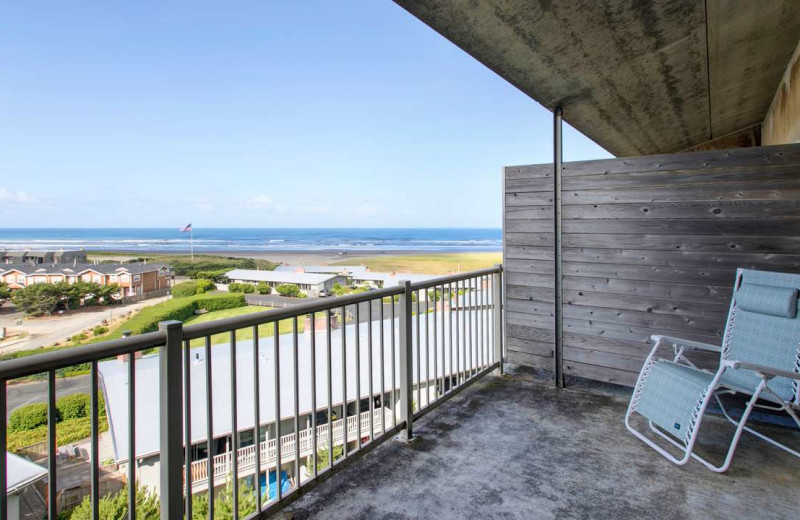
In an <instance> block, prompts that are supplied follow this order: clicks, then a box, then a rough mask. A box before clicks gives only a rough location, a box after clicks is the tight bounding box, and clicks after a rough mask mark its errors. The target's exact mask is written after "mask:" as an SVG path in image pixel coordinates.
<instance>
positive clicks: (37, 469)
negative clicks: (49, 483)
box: [6, 452, 47, 495]
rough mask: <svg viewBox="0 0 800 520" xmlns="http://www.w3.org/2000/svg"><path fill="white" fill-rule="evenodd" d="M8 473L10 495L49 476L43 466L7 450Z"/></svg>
mask: <svg viewBox="0 0 800 520" xmlns="http://www.w3.org/2000/svg"><path fill="white" fill-rule="evenodd" d="M6 473H7V479H8V480H7V489H8V491H7V492H8V494H9V495H10V494H13V493H16V492H17V491H22V489H23V488H24V487H26V486H29V485H31V484H33V483H34V482H36V481H37V480H40V479H43V478H44V477H46V476H47V470H46V469H45V468H43V467H42V466H40V465H38V464H34V463H33V462H31V461H29V460H28V459H24V458H22V457H20V456H19V455H14V454H13V453H9V452H6Z"/></svg>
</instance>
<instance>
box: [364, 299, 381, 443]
mask: <svg viewBox="0 0 800 520" xmlns="http://www.w3.org/2000/svg"><path fill="white" fill-rule="evenodd" d="M381 305H383V303H382V302H381ZM367 314H368V315H369V319H368V320H367V352H368V354H367V365H368V366H369V370H367V377H368V378H369V379H367V384H368V385H369V388H368V392H369V442H370V443H372V441H374V440H375V390H374V388H373V385H372V377H373V375H374V374H375V367H373V366H372V300H369V301H368V302H367ZM382 325H383V323H381V326H382ZM359 398H361V396H359Z"/></svg>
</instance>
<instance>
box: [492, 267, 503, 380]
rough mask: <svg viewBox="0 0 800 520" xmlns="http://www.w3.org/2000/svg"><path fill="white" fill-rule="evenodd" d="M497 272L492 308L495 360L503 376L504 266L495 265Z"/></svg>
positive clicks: (493, 286)
mask: <svg viewBox="0 0 800 520" xmlns="http://www.w3.org/2000/svg"><path fill="white" fill-rule="evenodd" d="M495 267H496V268H497V272H496V273H494V274H493V275H492V306H493V307H494V310H493V312H492V315H493V317H494V324H493V326H492V328H493V332H494V359H495V361H497V363H498V368H497V374H498V375H502V374H503V266H502V265H500V264H497V265H495Z"/></svg>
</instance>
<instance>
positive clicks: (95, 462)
mask: <svg viewBox="0 0 800 520" xmlns="http://www.w3.org/2000/svg"><path fill="white" fill-rule="evenodd" d="M180 348H181V347H180V343H178V366H179V367H180V357H181V352H180ZM178 370H180V368H178ZM89 377H90V378H91V379H90V381H89V383H90V389H91V390H90V393H91V403H92V410H91V412H92V413H91V414H90V415H91V431H92V433H91V448H90V450H91V457H89V461H90V463H91V469H90V480H91V484H90V485H91V490H92V494H91V497H92V519H93V520H99V519H100V442H99V435H100V420H99V417H98V411H99V404H100V397H99V389H98V387H97V360H95V361H92V362H91V372H90V376H89ZM162 395H163V394H162ZM178 398H179V399H180V386H178ZM162 401H163V400H162ZM180 413H181V408H180V401H179V402H178V425H179V426H178V428H179V429H178V435H179V437H178V439H179V442H180V420H181V418H180ZM162 424H163V423H162ZM162 449H163V445H162ZM180 449H181V447H180V443H179V444H178V452H180ZM162 464H163V463H162ZM180 471H181V467H180V466H178V480H180V478H181V473H180ZM180 488H181V486H178V490H179V491H178V493H179V494H178V504H179V506H178V507H180V500H181V497H182V496H183V495H182V493H181V489H180ZM162 493H163V491H162ZM161 496H162V497H163V496H164V495H163V494H162V495H161Z"/></svg>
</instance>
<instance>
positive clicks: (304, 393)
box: [99, 311, 477, 461]
mask: <svg viewBox="0 0 800 520" xmlns="http://www.w3.org/2000/svg"><path fill="white" fill-rule="evenodd" d="M463 312H464V311H454V313H453V315H454V316H455V315H456V314H460V313H463ZM426 317H427V320H423V321H422V322H421V323H420V330H421V334H422V335H423V337H425V334H426V332H425V329H426V328H427V327H428V326H429V325H430V326H431V327H432V326H433V325H432V324H433V319H434V316H433V314H432V313H429V314H426ZM458 319H460V320H463V316H462V317H460V318H458ZM436 320H437V325H436V330H439V331H442V330H444V329H443V328H442V327H443V323H442V313H437V314H436ZM476 322H477V320H476ZM459 323H460V322H459ZM394 327H395V328H394V330H398V329H397V327H399V325H398V324H397V323H395V324H394ZM345 329H346V330H345V338H346V351H347V353H346V357H345V359H346V360H347V370H346V372H347V399H348V401H353V400H355V398H356V395H357V394H356V388H355V381H356V379H355V374H356V365H355V363H356V350H355V348H356V347H355V343H356V342H355V335H356V326H355V324H353V323H350V324H348V325H347V326H346V327H345ZM370 330H371V333H372V337H373V348H374V350H373V356H372V360H373V367H375V368H374V371H373V380H372V385H373V390H374V391H375V392H376V393H379V390H378V389H380V388H381V378H380V373H381V370H380V346H379V345H380V342H379V341H378V338H379V337H380V331H381V330H383V333H384V337H385V338H386V340H385V341H384V349H385V350H384V367H383V370H384V374H383V376H384V385H385V388H386V391H387V392H388V391H390V389H391V388H392V366H393V364H392V362H391V358H392V356H391V352H392V345H391V341H389V339H388V338H390V337H391V333H392V330H393V329H392V320H391V319H386V320H384V322H383V324H381V322H380V321H378V320H375V321H373V322H372V328H371V329H370V327H369V325H368V324H367V323H361V325H360V327H359V343H360V349H359V354H360V360H361V367H362V370H361V373H360V390H361V397H362V398H365V397H368V396H369V374H368V371H367V370H366V367H368V366H369V364H368V359H369V358H368V349H367V347H366V346H367V345H368V338H367V336H368V332H369V331H370ZM326 334H327V333H326V331H325V330H318V331H317V333H316V338H315V345H316V353H317V354H316V356H317V357H316V374H317V383H316V404H317V407H318V409H323V408H327V403H328V393H327V383H326V382H327V355H326V352H327V350H326V348H325V345H326V344H327V336H326ZM439 339H440V342H439V343H437V345H439V348H438V349H436V353H434V352H433V349H430V352H429V356H430V357H429V358H428V359H429V362H430V363H431V365H430V374H431V377H433V373H434V368H433V363H434V361H433V360H434V356H436V367H437V370H439V371H440V374H441V370H442V367H443V366H447V367H451V366H452V365H451V364H450V348H449V339H447V338H444V339H443V340H442V338H439ZM330 340H331V345H332V346H333V347H332V348H331V366H332V367H333V368H332V372H331V386H332V393H331V400H332V402H333V404H334V405H335V404H337V403H341V402H342V395H343V393H342V373H341V366H342V349H341V341H342V329H341V328H339V329H333V330H332V331H331V338H330ZM310 343H311V335H310V333H308V332H306V333H303V334H300V335H299V336H298V353H299V356H298V367H300V370H299V372H298V374H299V377H298V382H299V384H298V388H299V396H298V407H299V410H300V413H301V414H305V413H308V412H310V411H311V410H312V406H311V371H310V370H308V369H307V367H310V366H311V356H310V351H311V349H310ZM279 345H280V371H279V373H280V385H281V404H280V410H281V414H280V416H281V418H283V419H285V418H288V417H293V416H294V415H293V414H294V378H293V376H292V374H293V373H294V368H293V367H294V364H293V363H294V362H293V345H292V335H291V334H284V335H281V336H279ZM462 348H463V347H462ZM274 351H275V345H274V341H273V338H272V337H262V338H259V358H258V359H259V388H260V391H261V393H260V399H259V405H260V408H259V416H260V419H261V421H262V423H265V424H266V423H269V422H274V420H275V415H276V414H275V399H274V393H273V391H272V389H273V388H274V377H273V376H274ZM399 352H400V351H399V349H395V361H394V366H399V357H397V356H399ZM454 357H455V354H454ZM464 357H465V356H464V355H463V352H462V354H461V355H460V357H459V358H457V359H458V362H459V363H460V364H461V366H462V369H463V368H464V367H466V366H468V365H467V363H466V361H465V359H464ZM191 358H192V362H191V368H190V378H189V379H190V383H191V388H192V390H191V396H192V398H191V407H192V413H191V417H192V426H191V437H192V442H193V443H197V442H203V441H204V440H206V438H207V437H206V429H207V423H206V412H205V410H206V380H205V366H206V358H205V353H204V349H203V348H195V349H192V355H191ZM211 359H212V363H211V369H212V381H213V389H214V391H213V393H212V406H213V421H212V424H213V427H214V436H215V437H219V436H223V435H226V434H229V433H230V431H231V407H230V403H231V377H230V376H231V370H230V365H231V363H230V345H228V344H227V343H225V344H218V345H214V346H212V347H211ZM158 361H159V357H158V354H153V355H150V356H144V357H142V358H141V359H137V360H136V402H137V403H140V405H139V406H137V407H136V425H137V427H136V455H137V457H144V456H148V455H152V454H154V453H157V452H158V451H159V426H158V425H159V409H158V406H150V405H149V403H158V402H160V399H159V392H160V390H159V380H158V375H159V364H158ZM472 361H473V367H474V368H476V367H477V356H476V355H473V356H472ZM443 363H444V364H443ZM453 365H455V363H453ZM253 366H254V363H253V344H252V341H250V340H242V341H237V342H236V385H237V389H238V391H237V408H238V411H237V426H238V428H239V429H240V430H242V431H244V430H247V429H252V428H253V425H254V423H255V420H254V416H253V407H254V404H253V397H254V396H253V386H254V385H253V381H254V379H253V376H254V374H253V372H254V371H253ZM416 366H417V365H416V357H415V360H414V364H413V367H412V373H413V374H414V375H413V378H414V381H417V375H416V374H417V370H416ZM427 370H428V365H427V364H426V359H425V356H423V357H422V364H421V366H420V370H419V372H420V374H421V375H422V377H423V379H424V378H425V377H426V375H427ZM127 371H128V365H127V361H118V360H112V361H104V362H101V363H99V372H100V376H101V383H102V388H103V392H104V396H105V400H106V409H107V411H108V421H109V430H110V432H111V436H112V443H113V449H114V458H115V459H116V460H118V461H125V460H127V458H128V375H127V373H128V372H127ZM395 381H396V384H397V385H399V384H400V383H399V376H398V375H397V374H395Z"/></svg>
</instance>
